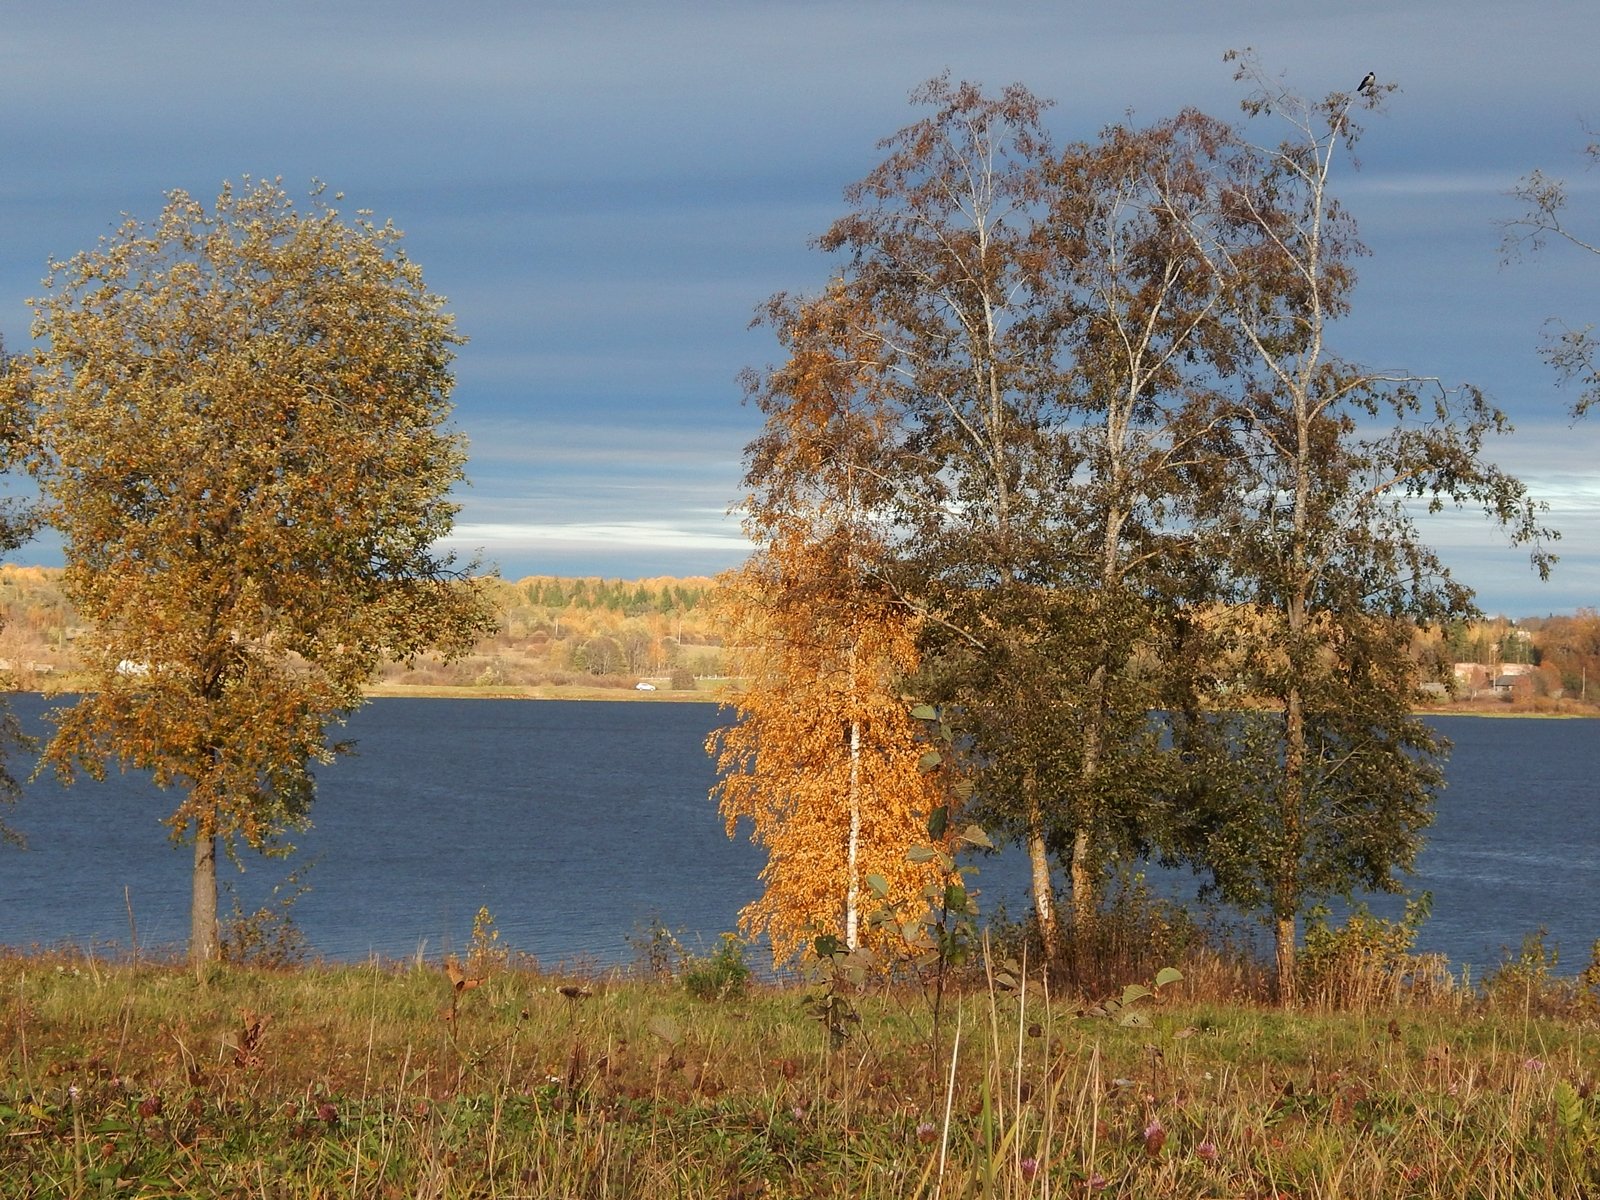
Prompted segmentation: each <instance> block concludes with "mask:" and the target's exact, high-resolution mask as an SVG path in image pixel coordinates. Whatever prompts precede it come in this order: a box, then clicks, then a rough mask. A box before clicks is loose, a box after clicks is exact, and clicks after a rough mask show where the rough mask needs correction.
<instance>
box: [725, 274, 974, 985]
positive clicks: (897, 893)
mask: <svg viewBox="0 0 1600 1200" xmlns="http://www.w3.org/2000/svg"><path fill="white" fill-rule="evenodd" d="M767 317H768V319H769V320H770V321H771V323H772V325H773V327H774V329H775V331H776V333H777V335H778V337H779V340H780V342H781V343H782V344H783V345H784V346H785V347H786V348H787V349H788V350H789V351H790V358H789V360H788V361H787V362H786V363H785V364H783V365H782V366H780V367H777V368H775V369H773V370H772V371H770V372H768V373H767V374H766V375H764V376H752V377H750V378H749V380H748V381H747V382H748V386H749V389H750V394H751V396H752V398H753V400H754V401H755V402H756V403H757V404H758V405H759V406H760V408H761V409H762V411H763V412H764V413H765V415H766V424H765V428H764V431H763V433H762V434H761V436H760V437H758V438H757V439H756V440H755V441H754V442H752V443H751V445H750V447H749V449H748V451H747V455H746V463H747V474H746V484H747V487H748V488H749V495H748V497H747V500H746V504H745V511H746V519H745V528H746V531H747V533H748V534H749V536H750V538H751V540H752V541H753V542H754V544H755V546H756V551H755V553H754V554H753V555H752V556H751V557H750V559H749V561H748V562H747V563H746V565H745V566H744V567H742V568H741V569H739V570H738V571H735V572H733V573H731V574H730V575H729V576H728V577H726V578H725V579H724V581H723V584H722V587H721V588H720V589H719V592H718V593H717V597H716V603H717V604H718V605H719V606H720V608H721V610H722V613H723V614H724V617H725V620H726V621H727V624H728V630H729V632H728V639H729V644H730V666H729V670H730V673H731V674H732V675H734V676H735V677H736V678H738V679H739V680H740V681H741V683H740V686H739V690H738V691H737V692H735V693H734V694H733V696H732V698H731V700H730V703H731V704H732V706H733V708H734V709H735V714H736V720H735V721H734V722H733V723H732V724H731V725H729V726H727V727H725V728H723V729H721V730H719V731H717V733H715V734H714V735H713V736H712V739H711V742H710V743H709V747H708V748H709V749H710V750H711V751H712V752H713V753H714V754H715V755H716V758H717V766H718V770H719V773H720V776H721V777H720V779H719V781H718V783H717V786H716V789H715V790H714V793H713V794H714V795H715V796H716V797H717V798H718V799H719V801H720V805H721V811H722V814H723V816H724V818H725V819H726V821H727V824H728V832H729V834H730V836H731V835H733V833H734V832H735V830H736V827H737V825H738V823H739V822H740V821H741V820H747V821H748V822H749V825H750V834H751V837H752V838H753V839H754V840H755V841H756V842H758V843H760V844H761V845H763V846H765V847H766V849H767V856H768V857H767V865H766V867H765V868H764V869H763V871H762V881H763V885H764V888H763V892H762V895H761V896H760V897H759V898H758V899H757V900H756V901H754V902H753V903H752V904H751V905H750V906H749V907H748V908H746V909H745V911H744V913H743V915H742V923H743V925H744V928H745V930H746V931H747V932H748V933H750V934H752V935H756V934H761V933H765V934H766V935H767V936H768V937H769V939H770V941H771V945H772V952H773V958H774V961H775V962H783V961H786V960H789V959H792V958H793V957H794V956H795V955H796V954H798V953H799V952H800V951H801V950H802V949H803V948H804V946H805V944H806V942H807V939H809V938H813V937H817V936H821V935H824V934H831V935H833V936H835V937H838V938H840V940H841V942H842V943H843V944H844V945H845V946H847V947H850V948H851V949H854V948H855V947H856V946H858V945H860V944H862V943H863V942H864V941H866V940H868V938H869V931H868V929H867V921H868V918H869V917H871V916H872V915H873V911H874V910H877V909H881V908H884V907H886V906H891V905H912V906H914V905H916V904H919V903H921V899H920V897H921V892H922V889H923V887H924V886H925V885H926V883H927V882H928V881H929V878H930V874H929V873H930V871H931V870H933V868H932V867H931V866H930V865H928V864H927V863H917V862H913V861H912V859H911V858H910V857H909V851H910V850H911V848H912V847H914V846H916V845H918V844H920V843H923V842H925V841H927V839H928V834H927V833H926V828H927V820H928V817H929V815H930V814H931V812H932V811H933V810H934V809H935V808H936V807H939V806H940V805H942V804H943V803H944V800H943V798H942V792H941V790H940V788H939V786H938V785H937V784H936V782H935V777H934V776H932V775H930V774H927V773H924V772H923V771H922V770H920V769H919V761H920V759H921V756H922V754H923V752H924V751H925V749H926V747H925V746H924V745H923V744H921V741H920V732H919V728H918V726H919V724H920V723H919V722H917V721H915V720H913V719H912V717H911V715H910V709H909V707H908V705H907V704H906V702H905V700H904V699H903V698H902V681H903V679H904V678H905V676H906V675H907V674H908V673H909V672H911V671H912V670H914V669H915V667H916V664H917V645H916V633H917V629H916V622H915V620H914V619H913V618H912V616H911V614H909V613H908V611H907V610H906V608H905V607H904V606H903V605H901V604H900V603H898V602H897V600H896V599H895V597H894V595H893V593H892V591H891V590H890V589H889V588H888V587H886V586H885V585H884V583H883V580H882V578H881V573H880V568H881V565H882V561H883V554H884V546H883V543H882V541H881V539H880V538H879V536H878V535H877V533H876V531H875V529H874V516H875V512H876V506H877V504H878V502H879V500H881V498H882V494H883V493H882V486H881V480H882V479H883V477H884V472H883V471H882V469H881V468H882V463H881V462H880V461H875V455H876V454H877V453H878V452H879V451H880V450H881V448H882V447H884V446H885V445H886V444H887V441H888V439H886V438H885V429H884V423H885V422H886V421H887V420H890V419H892V414H890V413H888V412H887V411H886V410H885V409H884V408H883V407H882V406H881V404H879V403H877V397H876V396H875V394H874V392H873V385H874V378H873V376H872V374H871V373H870V372H869V371H868V370H866V369H865V367H864V364H865V363H866V362H867V361H870V359H869V358H868V357H865V356H870V355H871V354H872V349H871V347H870V346H866V345H863V344H862V343H861V341H860V338H859V333H858V332H857V324H856V319H857V317H858V314H856V313H854V312H853V311H852V309H851V307H850V304H849V302H848V301H847V300H846V299H845V298H844V297H842V296H840V295H839V294H838V293H837V292H834V293H829V294H827V295H825V296H823V297H821V298H819V299H817V300H813V301H810V302H807V303H797V302H791V301H788V300H787V299H784V298H778V299H776V300H774V301H773V302H772V304H771V305H770V306H769V309H768V312H767ZM873 877H876V879H874V880H873V882H874V883H875V884H876V885H877V886H876V887H875V888H874V889H872V890H870V891H869V890H868V888H867V882H868V880H869V879H872V878H873ZM869 904H870V906H871V907H870V908H869V907H868V905H869ZM880 940H881V939H880Z"/></svg>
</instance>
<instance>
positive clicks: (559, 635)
mask: <svg viewBox="0 0 1600 1200" xmlns="http://www.w3.org/2000/svg"><path fill="white" fill-rule="evenodd" d="M484 583H485V586H486V587H487V588H488V589H489V593H490V595H491V597H492V598H493V600H494V603H495V607H496V609H497V610H498V613H499V628H498V629H497V631H496V632H495V633H494V634H492V635H490V636H488V637H485V638H483V639H482V640H480V641H479V642H478V644H477V645H476V646H475V647H474V648H473V651H472V653H471V654H469V655H468V656H467V657H465V658H463V659H461V660H460V661H458V662H455V663H449V664H446V663H443V662H440V661H438V660H437V659H432V658H426V657H424V658H421V659H418V660H417V661H416V662H415V663H413V664H412V665H411V666H410V667H407V666H406V665H404V664H401V663H391V664H388V665H387V666H385V667H384V669H383V671H382V674H381V677H380V680H379V682H382V683H387V684H401V685H415V686H418V687H442V686H450V687H479V688H485V689H490V688H540V687H567V686H582V687H588V688H595V687H601V688H607V687H611V688H617V689H628V690H632V689H633V688H635V687H636V685H637V684H639V683H640V682H650V683H653V684H655V685H656V686H657V688H658V689H660V690H662V691H669V690H676V691H692V690H697V689H698V688H699V687H701V685H702V684H703V683H704V681H705V680H707V679H710V678H714V677H716V676H718V675H719V674H720V671H721V665H722V636H721V630H720V628H718V626H717V625H716V623H715V620H714V618H713V616H712V613H711V611H710V606H709V605H708V604H707V603H706V601H707V599H708V598H709V596H710V594H711V591H712V589H713V587H714V586H715V584H714V581H713V580H711V579H708V578H686V579H672V578H660V579H641V580H626V581H624V580H609V579H599V578H583V579H563V578H557V577H555V576H548V575H535V576H531V577H529V578H527V579H521V580H517V581H516V582H510V581H508V580H502V579H488V580H485V581H484ZM0 619H3V621H4V626H3V628H0V662H3V663H4V668H3V669H4V670H5V671H6V672H7V673H8V674H9V676H10V678H11V681H12V683H13V685H14V686H17V687H22V688H29V689H32V688H47V689H57V688H62V689H65V688H70V687H71V686H72V677H73V674H74V672H75V671H76V670H77V667H78V663H77V660H76V658H75V656H74V654H73V644H74V642H75V641H76V640H77V638H78V637H79V636H80V635H81V633H82V631H83V624H82V622H81V621H80V620H79V619H78V616H77V614H76V613H75V612H74V611H73V609H72V606H71V604H70V603H69V602H68V601H67V598H66V596H65V594H64V592H63V591H62V588H61V571H60V569H59V568H53V567H24V566H13V565H4V566H0Z"/></svg>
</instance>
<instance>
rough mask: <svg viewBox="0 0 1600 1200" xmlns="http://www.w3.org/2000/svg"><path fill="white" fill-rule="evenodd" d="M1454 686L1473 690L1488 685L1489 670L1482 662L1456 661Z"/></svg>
mask: <svg viewBox="0 0 1600 1200" xmlns="http://www.w3.org/2000/svg"><path fill="white" fill-rule="evenodd" d="M1455 677H1456V686H1457V687H1460V688H1465V689H1466V690H1467V691H1469V692H1475V691H1477V690H1478V689H1479V688H1486V687H1488V686H1489V672H1488V670H1487V669H1486V668H1485V667H1484V665H1483V664H1482V663H1473V662H1458V663H1456V664H1455Z"/></svg>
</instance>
